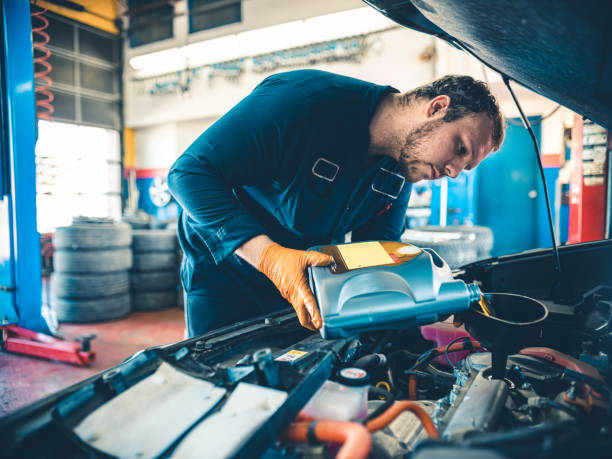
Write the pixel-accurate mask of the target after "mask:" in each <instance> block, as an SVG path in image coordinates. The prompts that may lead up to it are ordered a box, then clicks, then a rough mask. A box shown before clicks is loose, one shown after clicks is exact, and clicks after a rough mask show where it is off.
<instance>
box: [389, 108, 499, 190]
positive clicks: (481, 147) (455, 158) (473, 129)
mask: <svg viewBox="0 0 612 459" xmlns="http://www.w3.org/2000/svg"><path fill="white" fill-rule="evenodd" d="M492 131H493V121H492V120H491V119H490V118H489V117H488V116H487V115H485V114H482V113H480V114H477V115H468V116H464V117H463V118H460V119H458V120H455V121H451V122H445V121H443V120H442V119H441V117H436V118H433V119H427V120H425V121H423V122H422V123H421V124H420V125H417V126H416V127H414V128H412V129H411V131H410V132H408V133H407V134H406V135H405V141H404V145H403V147H402V148H401V151H400V154H399V160H398V162H399V166H400V170H401V172H402V175H403V176H404V177H406V180H408V181H409V182H413V183H414V182H418V181H419V180H433V179H437V178H440V177H444V176H445V175H447V176H449V177H453V178H455V177H457V176H458V175H459V173H460V172H461V171H462V170H464V169H465V170H470V169H473V168H475V167H476V166H477V165H478V164H479V163H480V162H481V161H482V160H483V159H484V158H485V157H486V156H487V155H488V154H489V153H490V152H491V150H492V148H493V147H492V145H493V142H492V139H491V133H492Z"/></svg>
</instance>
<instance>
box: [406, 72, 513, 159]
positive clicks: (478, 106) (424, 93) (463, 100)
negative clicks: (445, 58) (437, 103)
mask: <svg viewBox="0 0 612 459" xmlns="http://www.w3.org/2000/svg"><path fill="white" fill-rule="evenodd" d="M441 95H446V96H449V97H450V105H449V107H448V109H447V110H446V113H445V115H444V118H443V120H444V121H446V122H451V121H455V120H457V119H459V118H462V117H464V116H466V115H470V114H475V113H484V114H486V115H487V116H488V117H489V118H490V119H491V120H492V121H493V133H492V136H491V138H492V140H493V150H497V149H499V147H500V146H501V144H502V142H503V140H504V129H505V122H504V117H503V116H502V114H501V111H500V109H499V104H498V103H497V99H495V96H493V94H491V92H490V91H489V87H488V86H487V84H486V83H484V82H482V81H478V80H475V79H474V78H472V77H470V76H467V75H446V76H443V77H442V78H439V79H437V80H436V81H434V82H432V83H430V84H427V85H424V86H419V87H418V88H415V89H413V90H412V91H409V92H406V93H404V94H402V99H401V101H402V103H403V104H406V105H410V104H411V103H412V101H414V100H416V99H421V98H425V99H429V100H431V99H434V98H435V97H438V96H441Z"/></svg>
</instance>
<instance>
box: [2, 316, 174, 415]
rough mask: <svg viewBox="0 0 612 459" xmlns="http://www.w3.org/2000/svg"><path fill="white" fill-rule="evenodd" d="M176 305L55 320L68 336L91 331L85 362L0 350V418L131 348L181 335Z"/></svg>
mask: <svg viewBox="0 0 612 459" xmlns="http://www.w3.org/2000/svg"><path fill="white" fill-rule="evenodd" d="M184 330H185V321H184V317H183V310H182V309H177V308H175V309H166V310H163V311H156V312H135V313H132V314H131V315H130V316H129V317H127V318H125V319H121V320H116V321H112V322H105V323H99V324H85V325H75V324H61V325H60V334H62V335H63V336H65V337H66V338H74V337H77V336H80V335H83V334H85V333H95V334H96V335H97V338H96V339H94V340H93V341H92V349H93V350H94V351H95V352H96V359H95V360H94V362H93V364H92V365H91V366H89V367H79V366H76V365H71V364H67V363H61V362H55V361H49V360H43V359H39V358H36V357H28V356H22V355H17V354H9V353H7V352H0V417H2V416H6V415H7V414H9V413H12V412H13V411H15V410H17V409H19V408H21V407H23V406H25V405H28V404H30V403H32V402H34V401H36V400H38V399H40V398H43V397H45V396H47V395H49V394H52V393H53V392H56V391H58V390H60V389H63V388H65V387H68V386H70V385H72V384H74V383H76V382H78V381H81V380H83V379H85V378H87V377H88V376H91V375H94V374H96V373H99V372H101V371H103V370H106V369H107V368H110V367H113V366H115V365H117V364H119V363H121V362H122V361H123V360H125V359H126V358H127V357H129V356H130V355H132V354H134V353H135V352H137V351H139V350H141V349H145V348H148V347H152V346H157V345H160V344H169V343H174V342H176V341H180V340H182V339H183V337H184Z"/></svg>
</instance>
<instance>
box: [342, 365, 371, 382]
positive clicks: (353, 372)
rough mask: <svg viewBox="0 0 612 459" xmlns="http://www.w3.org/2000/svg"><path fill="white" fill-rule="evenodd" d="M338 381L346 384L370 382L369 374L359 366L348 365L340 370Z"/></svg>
mask: <svg viewBox="0 0 612 459" xmlns="http://www.w3.org/2000/svg"><path fill="white" fill-rule="evenodd" d="M338 382H340V383H341V384H345V385H347V386H365V385H367V384H368V383H369V382H370V376H369V375H368V372H367V371H365V370H362V369H361V368H353V367H348V368H343V369H342V370H340V372H339V373H338Z"/></svg>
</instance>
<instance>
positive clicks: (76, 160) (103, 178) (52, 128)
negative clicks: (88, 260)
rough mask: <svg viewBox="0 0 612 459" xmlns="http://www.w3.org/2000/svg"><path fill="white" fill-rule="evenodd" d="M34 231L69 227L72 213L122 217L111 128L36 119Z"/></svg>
mask: <svg viewBox="0 0 612 459" xmlns="http://www.w3.org/2000/svg"><path fill="white" fill-rule="evenodd" d="M36 213H37V220H38V231H39V232H41V233H46V232H51V231H53V230H54V229H55V228H57V227H58V226H64V225H69V224H70V223H71V221H72V217H76V216H80V215H83V216H88V217H110V218H114V219H118V218H119V217H120V216H121V149H120V137H119V133H118V132H117V131H115V130H112V129H104V128H98V127H90V126H77V125H76V124H68V123H59V122H49V121H43V120H40V121H39V122H38V141H37V142H36Z"/></svg>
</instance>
